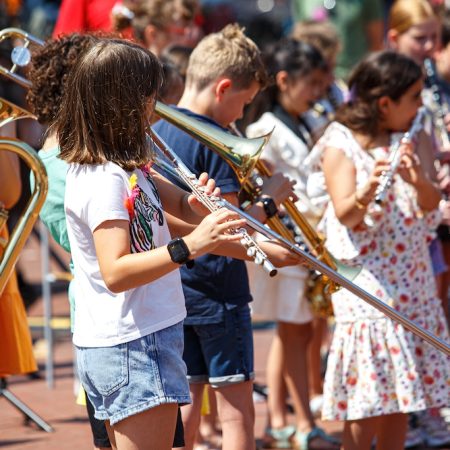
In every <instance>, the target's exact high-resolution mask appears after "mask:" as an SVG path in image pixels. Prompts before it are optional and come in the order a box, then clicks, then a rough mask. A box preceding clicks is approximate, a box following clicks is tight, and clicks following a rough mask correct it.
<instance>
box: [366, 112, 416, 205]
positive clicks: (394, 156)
mask: <svg viewBox="0 0 450 450" xmlns="http://www.w3.org/2000/svg"><path fill="white" fill-rule="evenodd" d="M424 117H425V107H423V106H421V107H420V108H419V110H418V111H417V114H416V117H415V118H414V121H413V123H412V125H411V128H410V129H409V130H408V131H407V132H406V133H405V134H404V135H403V136H402V138H401V139H399V140H398V141H396V142H395V143H394V144H393V146H392V148H391V153H390V157H389V169H388V170H386V171H385V172H383V173H382V174H381V179H380V184H379V185H378V187H377V190H376V191H375V203H376V204H377V205H381V204H382V203H383V202H384V200H385V199H386V195H387V192H388V190H389V188H390V187H391V185H392V182H393V179H394V175H395V173H396V172H397V169H398V166H399V165H400V161H401V159H402V155H401V153H400V147H401V145H402V144H409V143H410V142H411V141H412V139H413V138H414V136H415V135H416V133H418V132H419V131H420V129H421V128H422V122H423V119H424Z"/></svg>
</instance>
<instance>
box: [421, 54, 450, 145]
mask: <svg viewBox="0 0 450 450" xmlns="http://www.w3.org/2000/svg"><path fill="white" fill-rule="evenodd" d="M423 65H424V68H425V72H426V75H427V79H428V82H429V84H430V91H431V98H432V101H433V107H432V108H431V109H432V111H431V112H432V114H433V119H434V126H435V128H436V129H437V132H438V134H439V136H440V138H441V143H442V145H443V146H445V147H447V146H449V145H450V135H449V132H448V131H447V127H446V126H445V116H446V115H447V113H448V112H449V110H448V104H447V102H446V101H445V100H444V97H443V95H442V92H441V89H440V87H439V83H438V79H437V75H436V70H435V67H434V65H433V63H432V61H431V59H430V58H427V59H426V60H425V61H424V62H423Z"/></svg>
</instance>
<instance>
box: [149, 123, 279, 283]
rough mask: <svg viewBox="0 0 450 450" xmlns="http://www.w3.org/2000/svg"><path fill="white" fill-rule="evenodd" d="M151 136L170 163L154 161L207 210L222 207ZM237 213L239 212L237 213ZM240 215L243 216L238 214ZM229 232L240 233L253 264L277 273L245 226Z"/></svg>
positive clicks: (154, 135) (217, 198)
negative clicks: (184, 185) (180, 183)
mask: <svg viewBox="0 0 450 450" xmlns="http://www.w3.org/2000/svg"><path fill="white" fill-rule="evenodd" d="M151 138H152V140H153V142H154V143H155V144H156V146H157V147H158V149H159V150H160V151H161V152H162V154H163V155H164V156H165V157H166V158H167V159H168V160H169V162H170V165H169V164H168V163H167V162H165V161H163V160H161V159H160V158H158V157H157V155H155V156H154V158H155V160H156V161H155V162H156V163H157V164H158V165H159V166H160V167H161V168H163V169H165V170H167V171H168V172H172V171H175V173H176V175H177V176H178V178H180V179H181V181H183V183H184V184H186V186H187V187H188V188H189V189H190V190H191V192H192V194H193V195H195V197H196V198H197V199H198V200H199V201H200V202H201V203H202V204H203V205H204V206H205V207H206V208H208V209H209V211H211V212H214V211H217V210H218V209H220V208H222V207H223V204H222V203H220V201H221V198H220V197H214V196H210V195H207V194H205V192H204V190H203V189H202V187H201V186H199V183H198V180H197V177H196V176H195V175H194V174H193V173H192V172H191V171H190V170H189V169H188V168H187V166H186V165H185V164H184V163H183V162H182V161H181V160H180V158H179V157H178V156H177V155H176V154H175V153H174V151H173V150H172V149H171V148H170V147H169V146H168V145H167V144H166V143H165V142H164V141H163V140H162V138H161V137H160V136H158V134H157V133H156V132H155V131H153V130H152V131H151ZM238 214H239V213H238ZM240 217H243V216H242V214H240ZM231 232H232V233H233V234H234V233H240V234H241V235H242V239H241V241H240V242H241V244H242V245H243V246H244V247H245V248H246V250H247V255H248V256H250V257H251V258H252V259H253V261H254V262H255V264H257V265H260V266H262V267H263V268H264V270H266V272H267V273H268V274H269V276H271V277H273V276H275V275H276V274H277V272H278V271H277V269H276V268H275V266H274V265H273V264H272V263H271V262H270V261H269V259H268V257H267V255H266V254H265V253H264V251H263V250H262V249H261V247H260V246H259V245H258V244H257V242H256V241H255V240H254V239H253V238H252V237H251V236H250V235H249V234H248V232H247V230H246V229H245V228H239V229H232V230H231Z"/></svg>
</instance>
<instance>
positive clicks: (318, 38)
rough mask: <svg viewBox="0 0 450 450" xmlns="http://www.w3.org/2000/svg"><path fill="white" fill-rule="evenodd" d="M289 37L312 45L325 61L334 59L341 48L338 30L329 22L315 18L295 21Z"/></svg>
mask: <svg viewBox="0 0 450 450" xmlns="http://www.w3.org/2000/svg"><path fill="white" fill-rule="evenodd" d="M291 37H292V38H293V39H296V40H298V41H303V42H307V43H308V44H310V45H312V46H314V47H315V48H317V49H318V50H319V51H320V53H322V55H323V57H324V58H325V59H326V60H327V61H330V60H331V59H334V58H335V57H336V55H337V54H338V53H339V51H340V49H341V43H340V41H339V35H338V32H337V30H336V28H335V27H334V25H333V24H332V23H331V22H317V21H315V20H305V21H301V22H297V23H296V24H295V25H294V29H293V30H292V33H291Z"/></svg>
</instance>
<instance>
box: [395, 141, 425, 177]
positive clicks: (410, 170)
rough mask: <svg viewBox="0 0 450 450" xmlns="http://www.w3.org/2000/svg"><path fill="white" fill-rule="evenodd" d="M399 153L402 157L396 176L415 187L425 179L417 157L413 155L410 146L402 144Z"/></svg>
mask: <svg viewBox="0 0 450 450" xmlns="http://www.w3.org/2000/svg"><path fill="white" fill-rule="evenodd" d="M399 151H400V152H401V155H402V156H401V161H400V165H399V167H398V174H399V175H400V176H401V177H402V179H403V180H404V181H406V182H407V183H409V184H411V185H413V186H417V185H418V184H420V183H421V182H422V181H424V180H425V179H426V175H425V172H424V171H423V169H422V165H421V164H420V159H419V157H418V156H417V154H416V153H414V151H413V148H412V146H411V145H410V144H402V145H401V147H400V149H399Z"/></svg>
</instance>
